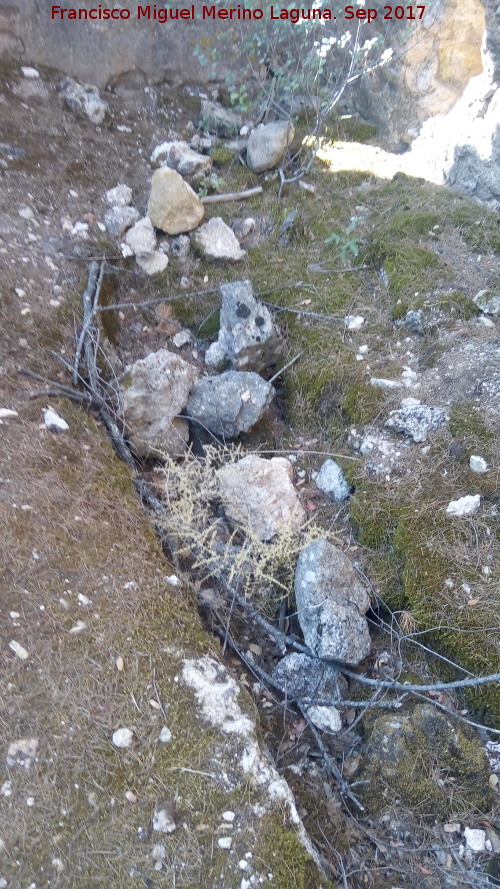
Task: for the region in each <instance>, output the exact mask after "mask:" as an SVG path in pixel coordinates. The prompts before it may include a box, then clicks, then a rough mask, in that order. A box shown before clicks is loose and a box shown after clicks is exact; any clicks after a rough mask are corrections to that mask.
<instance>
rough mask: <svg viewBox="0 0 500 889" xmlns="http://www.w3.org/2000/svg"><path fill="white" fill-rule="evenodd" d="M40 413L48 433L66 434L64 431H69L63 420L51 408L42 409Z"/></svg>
mask: <svg viewBox="0 0 500 889" xmlns="http://www.w3.org/2000/svg"><path fill="white" fill-rule="evenodd" d="M42 413H43V421H44V423H45V425H46V427H47V429H48V430H49V432H66V430H67V429H69V426H68V424H67V423H66V420H63V418H62V417H60V416H59V414H57V413H56V412H55V411H53V410H52V409H51V408H43V410H42Z"/></svg>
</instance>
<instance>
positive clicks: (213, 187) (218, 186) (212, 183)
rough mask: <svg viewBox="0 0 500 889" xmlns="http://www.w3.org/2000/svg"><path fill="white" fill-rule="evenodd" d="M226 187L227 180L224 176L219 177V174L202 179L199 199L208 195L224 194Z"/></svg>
mask: <svg viewBox="0 0 500 889" xmlns="http://www.w3.org/2000/svg"><path fill="white" fill-rule="evenodd" d="M225 187H226V180H225V179H224V178H223V177H222V176H218V175H217V173H210V174H209V175H208V176H204V177H203V179H200V183H199V186H198V197H199V198H204V197H206V196H207V195H208V194H214V193H215V192H222V191H223V190H224V188H225Z"/></svg>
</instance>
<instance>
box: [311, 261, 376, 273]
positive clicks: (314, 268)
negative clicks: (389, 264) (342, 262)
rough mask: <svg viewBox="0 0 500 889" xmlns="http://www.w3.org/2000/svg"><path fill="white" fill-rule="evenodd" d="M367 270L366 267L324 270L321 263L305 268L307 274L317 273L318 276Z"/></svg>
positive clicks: (356, 266) (357, 266)
mask: <svg viewBox="0 0 500 889" xmlns="http://www.w3.org/2000/svg"><path fill="white" fill-rule="evenodd" d="M367 268H369V266H367V265H353V266H350V267H349V268H347V269H325V268H323V263H322V262H312V263H311V265H308V266H307V271H308V272H317V274H318V275H333V274H335V275H341V274H343V273H344V272H345V273H347V272H362V271H364V270H366V269H367Z"/></svg>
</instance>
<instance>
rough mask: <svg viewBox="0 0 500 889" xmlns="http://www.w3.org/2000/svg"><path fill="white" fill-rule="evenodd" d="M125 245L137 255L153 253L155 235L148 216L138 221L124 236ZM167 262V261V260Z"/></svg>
mask: <svg viewBox="0 0 500 889" xmlns="http://www.w3.org/2000/svg"><path fill="white" fill-rule="evenodd" d="M125 243H126V244H128V246H129V247H130V249H131V250H132V252H133V253H134V254H135V255H137V254H141V253H142V254H148V253H153V252H154V250H155V248H156V235H155V230H154V228H153V225H152V223H151V220H150V219H149V217H148V216H144V218H143V219H139V221H138V222H136V223H135V225H133V226H132V228H129V230H128V232H127V234H126V235H125ZM167 262H168V260H167Z"/></svg>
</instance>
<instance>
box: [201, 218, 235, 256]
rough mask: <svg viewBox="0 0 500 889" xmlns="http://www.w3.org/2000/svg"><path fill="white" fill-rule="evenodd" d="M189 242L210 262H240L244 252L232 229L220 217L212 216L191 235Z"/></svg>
mask: <svg viewBox="0 0 500 889" xmlns="http://www.w3.org/2000/svg"><path fill="white" fill-rule="evenodd" d="M191 243H192V245H193V247H194V248H195V250H196V251H197V252H198V253H199V254H201V256H202V258H203V259H208V260H211V261H212V262H217V261H226V262H240V261H241V260H242V259H243V258H244V257H245V256H246V253H245V251H244V250H242V249H241V247H240V242H239V241H238V238H237V237H236V235H235V234H234V232H233V230H232V229H230V228H229V226H228V225H226V223H225V222H224V220H223V219H221V217H220V216H214V217H213V218H212V219H210V220H209V221H208V222H205V224H204V225H202V226H200V228H199V229H197V231H195V232H194V233H193V234H192V235H191Z"/></svg>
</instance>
